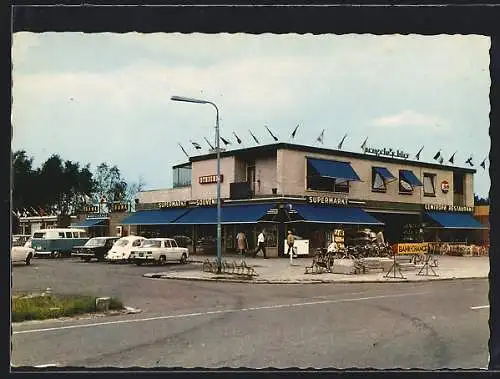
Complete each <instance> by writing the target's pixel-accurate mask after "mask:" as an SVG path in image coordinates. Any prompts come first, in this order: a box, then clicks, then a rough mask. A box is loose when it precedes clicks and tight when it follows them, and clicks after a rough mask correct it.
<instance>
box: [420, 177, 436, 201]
mask: <svg viewBox="0 0 500 379" xmlns="http://www.w3.org/2000/svg"><path fill="white" fill-rule="evenodd" d="M422 178H423V182H422V184H423V186H422V191H423V192H424V196H425V197H436V182H437V180H436V179H437V175H436V174H434V173H432V172H424V174H423V177H422ZM425 178H430V179H431V185H432V189H433V190H434V192H425Z"/></svg>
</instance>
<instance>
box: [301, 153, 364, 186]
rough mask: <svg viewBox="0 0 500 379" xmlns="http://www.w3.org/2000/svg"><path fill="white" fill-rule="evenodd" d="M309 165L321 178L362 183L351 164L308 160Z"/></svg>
mask: <svg viewBox="0 0 500 379" xmlns="http://www.w3.org/2000/svg"><path fill="white" fill-rule="evenodd" d="M307 163H308V164H310V165H311V167H312V168H313V170H314V171H316V172H317V174H318V175H319V176H322V177H325V178H335V179H343V180H346V181H348V180H352V181H361V179H360V178H359V176H358V174H356V171H354V169H353V168H352V167H351V164H350V163H349V162H339V161H330V160H325V159H314V158H307Z"/></svg>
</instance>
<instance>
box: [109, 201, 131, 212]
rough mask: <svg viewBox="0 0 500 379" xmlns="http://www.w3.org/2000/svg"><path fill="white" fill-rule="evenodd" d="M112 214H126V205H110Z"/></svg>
mask: <svg viewBox="0 0 500 379" xmlns="http://www.w3.org/2000/svg"><path fill="white" fill-rule="evenodd" d="M111 211H112V212H127V211H128V205H127V204H125V203H114V204H112V205H111Z"/></svg>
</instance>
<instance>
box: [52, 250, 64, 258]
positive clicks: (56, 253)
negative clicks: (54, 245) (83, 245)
mask: <svg viewBox="0 0 500 379" xmlns="http://www.w3.org/2000/svg"><path fill="white" fill-rule="evenodd" d="M50 256H51V257H52V258H56V259H57V258H60V257H61V254H60V253H59V252H58V251H53V252H52V254H51V255H50Z"/></svg>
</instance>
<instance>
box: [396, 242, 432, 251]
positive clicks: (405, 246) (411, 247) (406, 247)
mask: <svg viewBox="0 0 500 379" xmlns="http://www.w3.org/2000/svg"><path fill="white" fill-rule="evenodd" d="M428 249H429V244H428V243H426V242H424V243H398V244H397V253H398V254H426V253H427V250H428Z"/></svg>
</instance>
